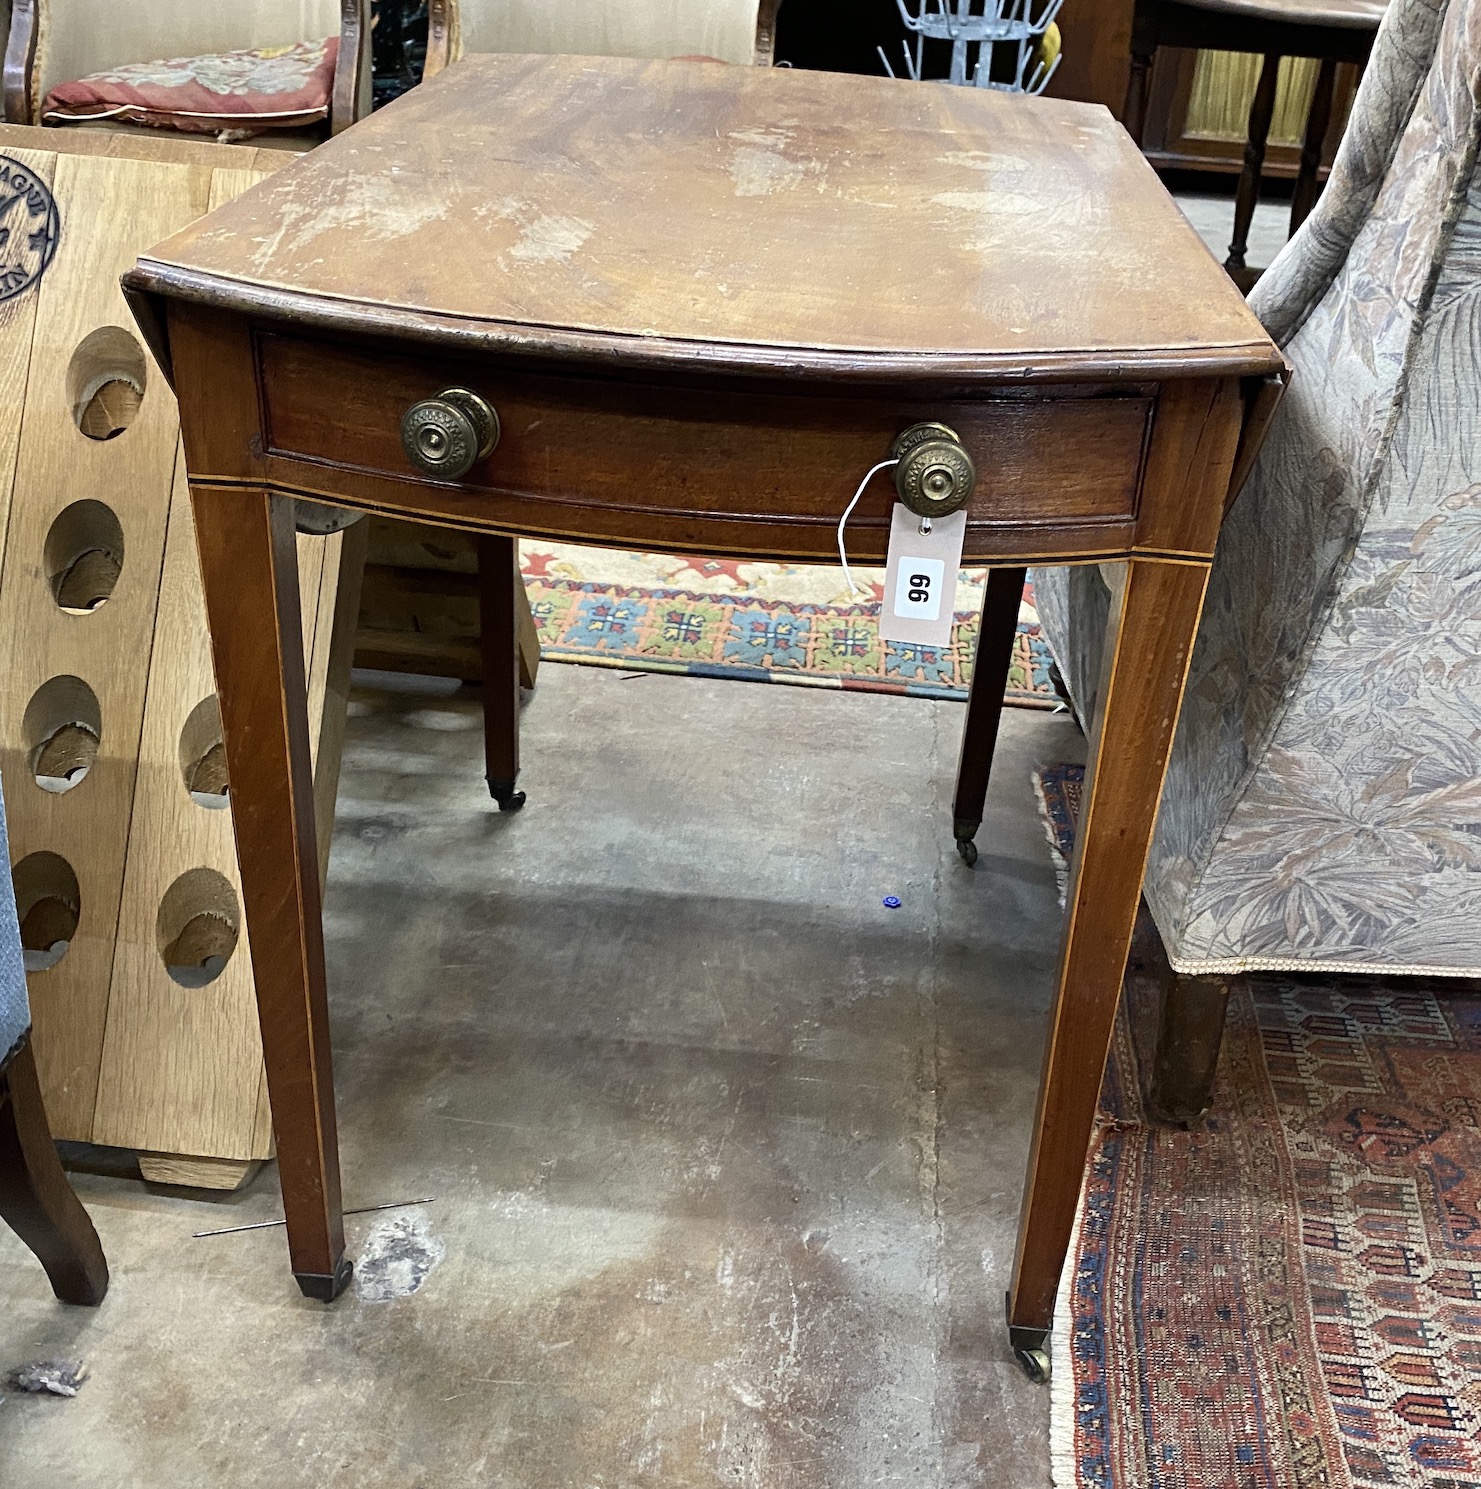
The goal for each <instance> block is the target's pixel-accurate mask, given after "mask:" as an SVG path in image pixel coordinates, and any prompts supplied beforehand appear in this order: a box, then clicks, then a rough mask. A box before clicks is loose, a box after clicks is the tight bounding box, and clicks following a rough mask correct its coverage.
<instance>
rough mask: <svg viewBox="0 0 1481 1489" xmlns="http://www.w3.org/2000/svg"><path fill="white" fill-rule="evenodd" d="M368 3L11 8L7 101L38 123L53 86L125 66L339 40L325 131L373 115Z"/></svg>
mask: <svg viewBox="0 0 1481 1489" xmlns="http://www.w3.org/2000/svg"><path fill="white" fill-rule="evenodd" d="M369 11H370V0H225V3H223V0H11V5H10V27H9V34H8V39H7V42H6V48H5V65H4V74H3V79H4V81H3V96H4V105H5V120H6V122H7V123H10V124H39V123H40V122H41V118H40V114H41V104H42V100H43V99H45V97H46V95H47V93H48V91H49V90H50V89H52V88H54V87H56V86H57V84H59V83H64V82H68V81H70V80H72V79H74V78H80V77H85V76H87V75H88V74H89V73H94V72H102V71H104V70H106V69H107V68H110V67H118V66H121V65H123V64H125V63H130V62H153V61H155V60H157V59H160V58H165V57H199V56H205V55H207V54H209V53H212V52H232V51H237V50H239V49H241V48H244V47H271V46H286V45H289V44H290V43H292V42H295V41H317V40H318V39H319V38H321V37H325V36H334V35H338V36H339V62H338V64H337V65H336V67H335V73H334V97H333V102H332V105H331V108H330V128H331V130H332V131H333V132H334V133H336V134H338V133H339V131H340V130H341V129H345V128H348V126H349V125H351V124H352V123H354V121H355V120H356V119H358V118H360V117H361V116H363V115H364V114H368V113H369V112H370V15H369Z"/></svg>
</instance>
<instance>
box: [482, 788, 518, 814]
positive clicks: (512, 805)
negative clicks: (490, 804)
mask: <svg viewBox="0 0 1481 1489" xmlns="http://www.w3.org/2000/svg"><path fill="white" fill-rule="evenodd" d="M489 795H490V796H492V797H493V798H494V800H495V801H496V802H498V803H499V810H500V811H501V812H517V811H518V810H519V809H520V808H521V807H522V806H523V805H524V804H525V794H524V792H523V791H516V790H515V789H514V782H513V781H495V780H490V781H489Z"/></svg>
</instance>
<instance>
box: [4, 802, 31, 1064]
mask: <svg viewBox="0 0 1481 1489" xmlns="http://www.w3.org/2000/svg"><path fill="white" fill-rule="evenodd" d="M0 853H3V854H4V855H5V857H4V863H5V865H6V869H7V872H5V873H0V1069H3V1068H4V1066H5V1062H6V1061H7V1060H8V1059H9V1058H10V1057H11V1055H13V1054H14V1053H15V1051H16V1048H17V1047H18V1046H19V1044H20V1042H21V1040H22V1039H24V1038H25V1036H26V1032H27V1030H29V1029H30V1027H31V1005H30V1003H28V1002H27V1000H26V972H25V967H24V965H23V963H22V960H21V928H20V926H19V924H18V923H17V921H16V913H15V887H14V886H13V885H12V884H11V882H10V874H9V872H8V870H9V865H10V845H9V843H8V842H7V841H6V837H5V803H4V802H3V801H0Z"/></svg>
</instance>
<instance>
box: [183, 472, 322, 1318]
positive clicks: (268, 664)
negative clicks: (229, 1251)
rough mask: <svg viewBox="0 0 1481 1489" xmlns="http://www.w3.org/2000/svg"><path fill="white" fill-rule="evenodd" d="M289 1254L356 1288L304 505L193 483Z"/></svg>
mask: <svg viewBox="0 0 1481 1489" xmlns="http://www.w3.org/2000/svg"><path fill="white" fill-rule="evenodd" d="M191 498H192V501H193V504H194V508H195V530H196V542H197V545H198V547H199V550H200V560H201V580H202V584H203V586H204V589H205V595H206V611H207V615H208V618H209V621H210V628H211V648H212V652H213V655H214V658H215V663H216V690H217V696H218V698H219V700H220V703H221V722H222V730H223V736H224V740H225V745H226V764H227V773H228V777H229V779H230V782H231V814H232V823H233V826H234V827H235V829H236V839H237V858H238V861H239V863H240V865H241V872H242V894H243V899H244V901H245V903H244V905H243V909H244V911H245V913H246V920H247V927H248V940H249V942H250V944H251V948H252V973H253V976H254V978H255V980H256V983H257V1011H258V1017H259V1020H260V1022H261V1025H262V1049H263V1055H264V1056H265V1058H266V1062H267V1086H268V1097H269V1099H270V1101H271V1104H272V1113H273V1131H274V1133H275V1135H276V1137H277V1145H278V1169H279V1174H280V1177H281V1181H282V1187H283V1213H284V1216H285V1217H286V1219H287V1222H288V1252H289V1256H290V1258H291V1260H292V1265H293V1274H294V1276H295V1278H296V1279H297V1281H298V1285H299V1287H300V1288H301V1289H302V1291H303V1293H304V1295H305V1296H306V1297H310V1298H317V1299H319V1300H321V1301H322V1302H326V1303H328V1302H332V1301H333V1300H334V1299H335V1298H336V1297H338V1296H339V1294H340V1293H341V1292H343V1291H344V1289H345V1286H346V1284H347V1283H348V1282H349V1280H350V1261H349V1258H348V1257H347V1256H346V1255H345V1238H344V1219H343V1215H342V1211H341V1203H340V1188H339V1148H338V1137H337V1134H336V1129H335V1120H334V1079H333V1074H332V1070H331V1065H330V1056H329V1005H328V996H327V991H326V985H325V972H324V931H323V925H322V920H321V899H320V891H319V860H318V853H317V851H316V847H315V829H314V794H313V771H312V767H311V765H310V759H309V727H308V704H307V689H306V685H305V678H304V668H303V639H302V635H303V633H302V626H301V621H300V617H299V603H298V557H297V550H296V544H295V539H294V531H293V502H292V501H291V500H289V499H287V498H281V497H279V498H275V497H272V496H270V495H269V494H268V493H267V492H265V491H260V490H255V489H250V488H239V487H238V488H232V487H226V488H223V487H214V486H206V485H200V486H193V487H192V489H191Z"/></svg>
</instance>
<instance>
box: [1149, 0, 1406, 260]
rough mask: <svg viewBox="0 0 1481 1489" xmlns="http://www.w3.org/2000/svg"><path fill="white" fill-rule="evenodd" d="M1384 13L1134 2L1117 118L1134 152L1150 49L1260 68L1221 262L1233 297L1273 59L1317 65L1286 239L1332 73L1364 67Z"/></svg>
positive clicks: (1256, 187)
mask: <svg viewBox="0 0 1481 1489" xmlns="http://www.w3.org/2000/svg"><path fill="white" fill-rule="evenodd" d="M1387 4H1388V0H1137V6H1136V11H1135V16H1134V19H1133V21H1132V32H1131V59H1132V60H1131V78H1130V82H1129V84H1128V86H1127V92H1126V106H1125V108H1124V109H1123V111H1122V115H1121V117H1122V120H1123V122H1124V123H1125V125H1126V128H1127V130H1128V131H1129V132H1130V134H1131V137H1132V138H1133V139H1134V140H1135V141H1136V142H1137V143H1138V144H1141V141H1142V130H1143V128H1144V127H1145V125H1146V118H1147V90H1148V83H1149V79H1150V77H1151V72H1152V62H1153V60H1154V58H1155V57H1156V55H1157V50H1158V48H1159V47H1191V48H1211V49H1213V50H1216V51H1229V52H1254V53H1257V54H1260V55H1263V57H1264V59H1265V60H1264V63H1263V64H1262V66H1261V69H1260V80H1259V82H1258V84H1257V85H1256V87H1255V97H1254V101H1253V103H1252V104H1251V105H1250V119H1249V133H1248V137H1247V141H1246V144H1245V152H1244V169H1243V171H1242V172H1241V174H1240V177H1239V190H1238V193H1237V195H1236V197H1235V202H1234V237H1233V240H1232V241H1231V242H1230V244H1229V257H1228V258H1227V259H1226V260H1225V263H1224V267H1225V268H1226V269H1228V270H1229V272H1230V274H1231V275H1232V276H1233V277H1234V279H1235V281H1236V282H1237V283H1238V284H1239V285H1240V287H1241V288H1242V289H1245V290H1248V289H1249V287H1250V285H1251V283H1253V275H1251V273H1250V271H1249V269H1248V268H1247V267H1246V264H1245V253H1246V251H1247V248H1248V243H1249V232H1250V223H1251V221H1252V220H1253V219H1254V215H1255V204H1256V203H1257V202H1258V201H1259V199H1260V173H1261V170H1262V168H1263V166H1264V164H1265V142H1266V139H1267V137H1268V136H1269V133H1270V121H1271V118H1272V116H1273V115H1274V112H1275V92H1276V83H1277V80H1278V75H1279V72H1280V62H1281V58H1282V57H1316V58H1318V59H1319V60H1320V62H1321V67H1320V70H1319V71H1318V74H1317V82H1316V90H1315V92H1314V93H1313V94H1312V99H1311V108H1310V110H1309V111H1308V113H1307V117H1306V129H1305V133H1304V137H1303V140H1302V145H1301V164H1300V168H1299V170H1298V172H1297V176H1296V187H1295V191H1294V192H1293V194H1292V196H1291V232H1292V233H1294V232H1295V231H1296V229H1297V228H1299V227H1300V226H1301V224H1302V223H1303V222H1304V221H1305V220H1306V216H1307V214H1308V213H1309V212H1310V211H1311V208H1312V205H1313V204H1314V203H1315V201H1316V197H1317V179H1316V178H1317V170H1318V167H1319V166H1320V165H1321V158H1322V143H1323V141H1324V140H1325V139H1326V137H1327V129H1328V127H1329V125H1330V124H1331V119H1332V87H1333V81H1334V79H1335V76H1336V71H1337V64H1338V63H1339V62H1354V63H1357V64H1359V65H1362V64H1364V63H1366V62H1367V60H1368V53H1369V52H1370V50H1371V49H1372V46H1373V37H1374V35H1375V33H1376V32H1377V30H1378V23H1379V21H1381V20H1382V19H1383V13H1384V10H1385V9H1386V8H1387Z"/></svg>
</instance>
